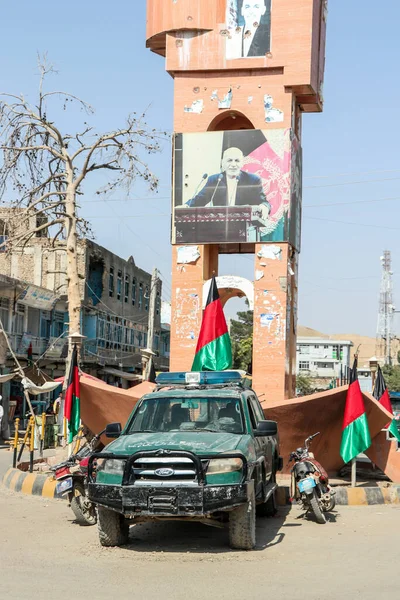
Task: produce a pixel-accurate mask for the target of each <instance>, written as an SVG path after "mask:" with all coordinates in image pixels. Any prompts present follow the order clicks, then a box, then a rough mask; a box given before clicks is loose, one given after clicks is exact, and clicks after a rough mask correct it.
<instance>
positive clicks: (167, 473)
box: [154, 469, 175, 477]
mask: <svg viewBox="0 0 400 600" xmlns="http://www.w3.org/2000/svg"><path fill="white" fill-rule="evenodd" d="M174 473H175V471H174V470H173V469H156V470H155V471H154V474H155V475H157V477H172V475H173V474H174Z"/></svg>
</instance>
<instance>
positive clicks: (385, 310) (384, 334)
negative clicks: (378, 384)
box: [376, 250, 395, 365]
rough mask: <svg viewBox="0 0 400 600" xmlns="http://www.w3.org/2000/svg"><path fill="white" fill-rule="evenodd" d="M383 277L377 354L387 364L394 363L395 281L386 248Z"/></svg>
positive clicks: (382, 260) (383, 259)
mask: <svg viewBox="0 0 400 600" xmlns="http://www.w3.org/2000/svg"><path fill="white" fill-rule="evenodd" d="M381 263H382V279H381V287H380V294H379V314H378V327H377V331H376V356H377V357H378V360H379V361H383V362H384V364H385V365H391V364H392V355H391V348H392V344H391V342H392V339H393V338H394V337H395V336H394V335H393V314H394V311H395V307H394V306H393V282H392V275H393V273H392V257H391V254H390V251H388V250H385V252H384V253H383V256H381Z"/></svg>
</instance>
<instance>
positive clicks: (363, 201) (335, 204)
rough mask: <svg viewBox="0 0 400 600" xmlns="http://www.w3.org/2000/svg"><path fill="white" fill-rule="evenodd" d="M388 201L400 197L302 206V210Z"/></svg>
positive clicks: (399, 198) (399, 197)
mask: <svg viewBox="0 0 400 600" xmlns="http://www.w3.org/2000/svg"><path fill="white" fill-rule="evenodd" d="M390 200H400V196H394V197H392V198H378V199H376V200H350V201H349V202H330V203H329V204H304V205H303V208H322V207H326V206H346V205H347V204H369V203H372V202H388V201H390Z"/></svg>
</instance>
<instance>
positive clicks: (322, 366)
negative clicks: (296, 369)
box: [317, 362, 333, 369]
mask: <svg viewBox="0 0 400 600" xmlns="http://www.w3.org/2000/svg"><path fill="white" fill-rule="evenodd" d="M317 368H318V369H333V365H332V363H327V362H317Z"/></svg>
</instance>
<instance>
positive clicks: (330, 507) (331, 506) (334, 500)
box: [325, 496, 336, 512]
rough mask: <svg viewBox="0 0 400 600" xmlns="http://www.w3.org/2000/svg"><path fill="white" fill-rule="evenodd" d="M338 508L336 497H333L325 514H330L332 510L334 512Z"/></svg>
mask: <svg viewBox="0 0 400 600" xmlns="http://www.w3.org/2000/svg"><path fill="white" fill-rule="evenodd" d="M335 506H336V498H335V496H331V501H330V503H329V506H328V508H327V509H326V510H325V512H329V511H330V510H333V509H334V508H335Z"/></svg>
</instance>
